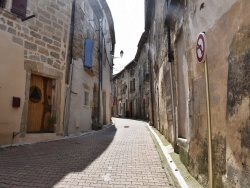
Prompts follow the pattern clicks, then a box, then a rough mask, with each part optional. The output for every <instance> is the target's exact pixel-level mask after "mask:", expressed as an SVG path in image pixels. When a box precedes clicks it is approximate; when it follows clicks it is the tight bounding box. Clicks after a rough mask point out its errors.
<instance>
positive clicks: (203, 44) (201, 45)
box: [196, 33, 207, 63]
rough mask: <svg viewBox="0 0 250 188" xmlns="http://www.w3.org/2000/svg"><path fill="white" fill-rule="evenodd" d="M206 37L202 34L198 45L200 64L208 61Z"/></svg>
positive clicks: (198, 39)
mask: <svg viewBox="0 0 250 188" xmlns="http://www.w3.org/2000/svg"><path fill="white" fill-rule="evenodd" d="M206 50H207V46H206V36H205V33H200V34H199V35H198V38H197V43H196V57H197V60H198V62H199V63H203V62H204V61H205V59H206Z"/></svg>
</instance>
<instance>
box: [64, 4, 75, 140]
mask: <svg viewBox="0 0 250 188" xmlns="http://www.w3.org/2000/svg"><path fill="white" fill-rule="evenodd" d="M75 5H76V0H73V2H72V11H71V26H70V40H69V44H70V45H69V53H70V54H69V62H70V67H69V73H68V82H69V86H68V87H67V90H66V97H65V105H64V114H63V117H64V136H68V134H69V132H68V129H69V127H68V126H69V119H70V100H71V93H72V91H71V89H72V78H73V47H74V33H75ZM66 114H67V115H68V116H67V118H66ZM65 122H66V123H65Z"/></svg>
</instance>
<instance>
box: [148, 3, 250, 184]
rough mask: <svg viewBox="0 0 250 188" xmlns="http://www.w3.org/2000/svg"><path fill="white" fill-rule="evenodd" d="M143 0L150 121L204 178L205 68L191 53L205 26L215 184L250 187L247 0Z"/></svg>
mask: <svg viewBox="0 0 250 188" xmlns="http://www.w3.org/2000/svg"><path fill="white" fill-rule="evenodd" d="M145 5H146V6H145V7H146V8H145V10H146V26H145V30H146V31H147V30H148V33H149V37H148V43H149V46H150V55H149V61H150V64H151V66H152V72H151V74H152V82H153V84H152V89H153V92H152V94H151V96H152V103H151V104H150V105H153V108H152V109H153V113H152V115H151V117H150V121H152V122H153V124H154V126H155V127H156V128H157V129H159V130H160V131H161V132H162V134H164V135H165V137H166V138H167V139H168V140H169V141H170V142H171V143H172V144H173V145H174V148H175V152H178V153H179V156H180V158H181V160H182V162H183V163H184V164H185V165H186V167H187V169H188V170H189V171H190V173H191V174H192V175H193V176H194V177H195V178H196V179H198V180H199V182H200V183H201V184H202V185H204V186H207V185H208V142H207V132H208V129H207V111H206V95H205V94H206V89H205V75H204V64H199V63H197V58H196V44H197V36H198V34H199V33H200V32H205V35H206V37H207V42H206V43H207V64H208V75H209V87H210V106H211V127H212V159H213V187H248V186H249V184H250V182H249V171H250V169H249V159H250V158H249V156H248V155H247V153H249V144H248V143H249V131H248V130H249V117H250V116H249V81H247V79H248V78H249V71H248V70H249V63H248V62H249V55H248V54H249V48H250V43H249V26H250V22H249V19H248V17H249V11H248V10H249V7H250V3H249V1H246V0H228V1H223V2H218V1H209V2H207V1H206V2H204V1H199V0H197V1H171V0H170V1H165V0H159V1H151V0H147V1H145ZM163 7H164V8H163Z"/></svg>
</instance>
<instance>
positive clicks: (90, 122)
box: [65, 0, 115, 134]
mask: <svg viewBox="0 0 250 188" xmlns="http://www.w3.org/2000/svg"><path fill="white" fill-rule="evenodd" d="M75 7H76V9H75V12H74V17H75V24H74V37H73V44H72V45H73V57H72V58H73V60H72V63H71V66H70V71H69V72H70V73H69V75H70V76H69V77H70V79H71V80H70V81H69V82H70V83H69V85H70V90H69V91H68V92H69V93H68V99H69V100H68V101H67V102H68V104H67V105H68V106H69V108H68V113H67V116H68V117H65V118H66V119H67V120H66V121H68V122H69V123H68V127H67V130H66V132H67V134H78V133H81V132H85V131H88V130H91V129H92V128H93V129H98V128H101V127H102V125H106V124H108V123H110V121H111V107H112V95H111V84H110V83H111V78H112V64H113V62H112V61H113V60H112V54H113V53H114V48H115V34H114V24H113V19H112V15H111V12H110V10H109V7H108V5H107V3H106V1H97V0H95V1H93V0H78V1H76V5H75ZM89 44H91V45H92V46H91V48H90V49H89V47H88V45H89ZM89 55H90V57H91V58H90V59H88V56H89Z"/></svg>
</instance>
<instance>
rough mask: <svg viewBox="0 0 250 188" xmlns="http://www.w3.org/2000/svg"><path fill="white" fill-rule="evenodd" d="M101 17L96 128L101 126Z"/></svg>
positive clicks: (100, 21) (100, 20)
mask: <svg viewBox="0 0 250 188" xmlns="http://www.w3.org/2000/svg"><path fill="white" fill-rule="evenodd" d="M101 24H102V19H99V50H98V51H99V79H98V81H99V84H98V117H97V123H98V125H97V126H98V128H101V126H100V125H101V122H100V121H101V90H102V27H101Z"/></svg>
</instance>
